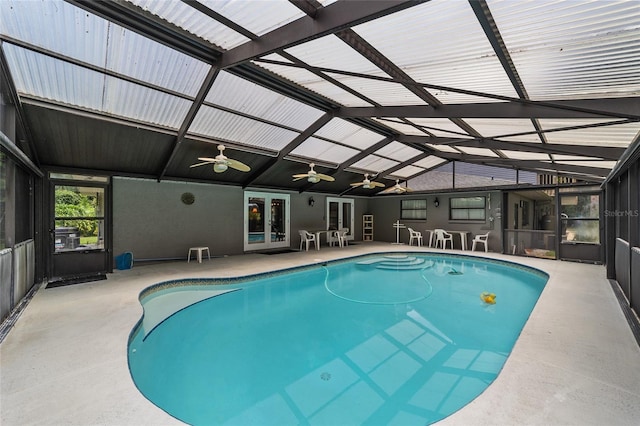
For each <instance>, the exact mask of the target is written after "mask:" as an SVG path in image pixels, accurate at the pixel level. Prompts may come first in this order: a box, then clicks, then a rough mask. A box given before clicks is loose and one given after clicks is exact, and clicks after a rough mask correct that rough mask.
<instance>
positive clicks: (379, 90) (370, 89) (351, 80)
mask: <svg viewBox="0 0 640 426" xmlns="http://www.w3.org/2000/svg"><path fill="white" fill-rule="evenodd" d="M328 75H329V76H330V77H332V78H334V79H336V80H337V81H339V82H340V83H342V84H344V85H345V86H347V87H349V88H351V89H353V90H355V91H357V92H359V93H362V94H363V95H365V96H366V97H367V98H369V99H371V100H372V101H374V102H377V103H379V104H380V105H421V104H424V103H425V101H424V100H422V98H419V97H418V96H416V95H415V94H414V93H413V92H411V91H410V90H409V89H407V88H406V87H404V86H403V85H401V84H398V83H392V82H386V81H377V80H372V79H368V78H361V77H350V76H344V75H338V74H334V73H328Z"/></svg>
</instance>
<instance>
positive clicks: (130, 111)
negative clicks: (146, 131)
mask: <svg viewBox="0 0 640 426" xmlns="http://www.w3.org/2000/svg"><path fill="white" fill-rule="evenodd" d="M190 106H191V102H189V101H187V100H185V99H182V98H178V97H176V96H172V95H168V94H166V93H164V92H160V91H157V90H152V89H148V88H146V87H144V86H140V85H137V84H133V83H129V82H128V81H124V80H120V79H117V78H114V77H106V78H105V106H104V111H105V112H107V113H110V114H116V115H119V116H122V117H131V118H133V119H135V120H141V121H145V122H148V123H154V124H160V125H163V126H169V127H172V128H174V129H178V128H179V127H180V126H181V125H182V122H183V121H184V118H185V117H186V115H187V112H188V111H189V107H190Z"/></svg>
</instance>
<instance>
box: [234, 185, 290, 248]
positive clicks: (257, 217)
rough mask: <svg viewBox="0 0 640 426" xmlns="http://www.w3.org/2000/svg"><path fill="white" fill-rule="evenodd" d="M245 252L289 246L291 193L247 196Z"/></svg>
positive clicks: (261, 193)
mask: <svg viewBox="0 0 640 426" xmlns="http://www.w3.org/2000/svg"><path fill="white" fill-rule="evenodd" d="M244 206H245V208H244V251H254V250H266V249H272V248H282V247H289V245H290V240H291V235H290V230H289V228H290V219H289V210H290V202H289V194H278V193H268V192H250V191H246V192H245V193H244Z"/></svg>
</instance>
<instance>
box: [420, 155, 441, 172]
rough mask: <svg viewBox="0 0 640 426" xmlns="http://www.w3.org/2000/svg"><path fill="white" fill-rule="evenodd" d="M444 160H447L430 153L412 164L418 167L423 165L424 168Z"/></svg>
mask: <svg viewBox="0 0 640 426" xmlns="http://www.w3.org/2000/svg"><path fill="white" fill-rule="evenodd" d="M446 161H447V160H445V159H443V158H440V157H436V156H435V155H430V156H428V157H426V158H423V159H422V160H418V161H416V162H415V163H413V165H414V166H418V167H424V168H425V169H430V168H432V167H435V166H437V165H439V164H442V163H444V162H446Z"/></svg>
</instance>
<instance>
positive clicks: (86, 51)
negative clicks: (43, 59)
mask: <svg viewBox="0 0 640 426" xmlns="http://www.w3.org/2000/svg"><path fill="white" fill-rule="evenodd" d="M0 16H2V19H0V32H2V34H5V35H8V36H10V37H13V38H16V39H18V40H22V41H26V42H28V43H30V44H33V45H36V46H39V47H42V48H44V49H47V50H51V51H53V52H57V53H60V54H62V55H65V56H68V57H71V58H77V59H80V60H81V61H84V62H88V63H90V64H93V65H100V66H104V63H105V58H106V52H107V33H108V25H109V23H108V21H106V20H104V19H102V18H99V17H97V16H95V15H92V14H90V13H87V12H86V11H84V10H82V9H80V8H77V7H75V6H72V5H71V4H69V3H67V2H64V1H62V0H51V1H40V2H35V1H17V0H3V1H0ZM78 40H82V43H78Z"/></svg>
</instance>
